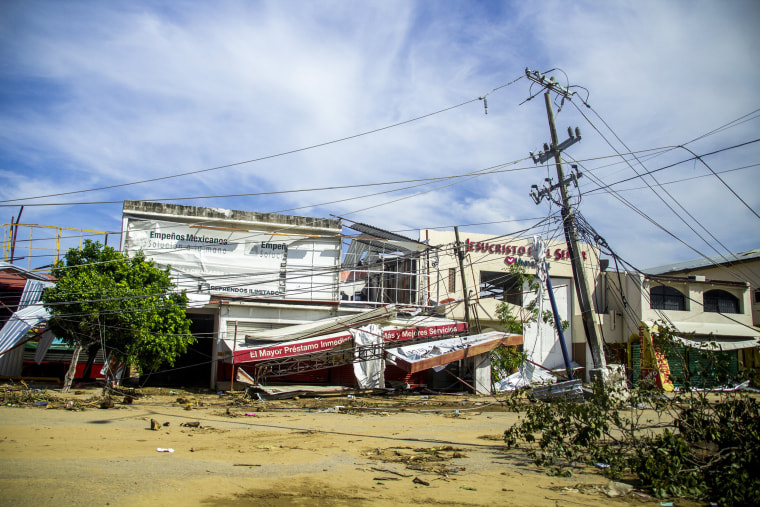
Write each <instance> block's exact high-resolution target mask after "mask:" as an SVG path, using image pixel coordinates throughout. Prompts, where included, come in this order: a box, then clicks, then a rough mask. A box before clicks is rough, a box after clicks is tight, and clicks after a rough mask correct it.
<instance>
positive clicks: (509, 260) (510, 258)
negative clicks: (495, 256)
mask: <svg viewBox="0 0 760 507" xmlns="http://www.w3.org/2000/svg"><path fill="white" fill-rule="evenodd" d="M516 260H517V259H515V258H514V257H507V258H506V259H504V262H506V263H507V264H514V263H515V261H516Z"/></svg>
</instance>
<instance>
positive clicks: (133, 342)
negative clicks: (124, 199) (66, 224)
mask: <svg viewBox="0 0 760 507" xmlns="http://www.w3.org/2000/svg"><path fill="white" fill-rule="evenodd" d="M51 273H52V275H53V276H55V277H56V278H57V282H56V285H55V287H51V288H49V289H47V290H45V292H44V293H43V295H42V300H43V302H44V303H45V306H46V308H47V309H48V310H49V311H50V312H51V314H52V318H51V319H50V321H49V323H48V326H49V327H50V328H51V329H52V330H53V332H54V333H55V334H56V336H58V337H60V338H62V339H64V340H65V341H66V342H68V343H69V344H70V345H73V344H78V345H81V346H82V347H87V346H88V345H90V344H93V343H105V346H106V348H107V349H108V350H109V351H113V352H114V354H115V355H116V356H117V358H119V359H120V360H122V361H124V362H125V363H126V364H136V365H138V366H139V367H140V368H141V369H142V370H143V371H153V370H155V369H157V368H158V367H159V366H160V365H161V364H163V363H168V364H169V365H173V364H174V361H175V360H176V359H177V357H178V356H179V355H180V354H183V353H185V352H186V351H187V346H188V345H190V344H192V343H194V342H195V341H196V340H195V338H194V337H193V336H192V335H190V320H189V319H188V318H187V316H186V314H185V307H186V305H187V296H185V294H184V293H177V292H174V291H173V290H172V289H174V285H173V284H172V283H171V279H170V277H169V270H168V269H160V268H158V267H156V266H155V265H154V263H153V261H146V260H145V256H144V255H143V254H142V252H140V253H138V254H136V255H135V256H134V257H132V258H130V257H127V256H125V255H124V254H122V253H121V252H119V251H117V250H114V249H113V248H111V247H108V246H105V247H104V246H102V245H101V244H100V243H98V242H92V241H85V243H84V246H82V248H81V249H79V248H72V249H71V250H69V251H68V252H67V253H66V255H65V257H64V260H63V261H59V262H57V263H56V264H55V266H54V267H53V269H52V271H51Z"/></svg>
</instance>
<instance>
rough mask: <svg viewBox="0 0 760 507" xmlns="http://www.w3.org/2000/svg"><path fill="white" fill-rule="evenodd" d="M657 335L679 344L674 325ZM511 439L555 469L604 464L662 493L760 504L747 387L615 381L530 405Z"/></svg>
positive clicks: (754, 412)
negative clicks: (671, 387) (671, 388)
mask: <svg viewBox="0 0 760 507" xmlns="http://www.w3.org/2000/svg"><path fill="white" fill-rule="evenodd" d="M657 334H658V336H656V337H655V336H653V338H655V342H656V343H657V342H658V340H659V343H658V344H660V345H663V346H670V345H672V343H671V342H672V330H669V329H667V328H665V327H662V328H661V331H660V332H659V333H657ZM696 373H697V374H702V373H706V372H701V371H698V372H696ZM504 440H505V442H506V443H507V445H508V446H509V447H517V446H519V445H524V446H526V447H527V450H528V453H529V454H530V456H531V457H532V458H533V459H534V461H535V463H536V464H537V465H539V466H547V467H549V469H550V473H551V474H554V475H556V474H557V473H558V471H561V470H564V469H572V467H573V466H576V465H579V464H584V465H592V466H593V465H595V464H599V463H601V464H603V465H606V467H605V468H603V470H604V473H605V474H606V475H608V476H609V477H613V478H620V477H631V476H633V477H636V478H638V480H639V481H640V482H641V484H642V485H644V486H647V487H649V488H651V490H652V491H653V493H654V494H655V495H656V496H658V497H669V496H676V497H689V498H694V499H710V500H712V501H715V502H718V503H719V504H720V505H757V504H758V503H760V453H758V452H757V449H758V448H760V403H758V402H757V400H756V399H755V398H753V397H751V396H750V395H748V394H744V393H740V392H727V391H726V392H717V393H716V392H713V393H708V392H706V391H694V390H690V389H684V390H682V391H679V392H675V393H668V394H667V395H666V394H665V393H663V392H662V391H659V390H656V389H652V388H651V386H647V385H644V384H642V385H640V386H639V388H637V389H632V390H627V391H624V392H623V391H622V390H618V389H615V388H610V387H609V386H608V387H607V388H606V390H604V391H603V390H601V389H595V390H594V393H593V395H592V396H591V398H590V399H589V400H587V401H586V402H585V403H573V402H569V401H563V400H560V401H557V402H552V403H541V402H539V403H535V404H532V405H530V406H528V408H527V410H525V411H524V415H523V417H522V419H521V421H520V422H519V423H518V424H516V425H514V426H513V427H511V428H509V429H507V430H506V431H505V433H504Z"/></svg>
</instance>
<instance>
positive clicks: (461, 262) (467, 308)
mask: <svg viewBox="0 0 760 507" xmlns="http://www.w3.org/2000/svg"><path fill="white" fill-rule="evenodd" d="M454 236H455V237H456V241H457V244H456V247H455V248H456V252H457V259H459V273H460V274H461V275H462V292H463V293H464V321H465V322H466V323H467V329H468V332H469V329H470V297H469V295H468V294H467V278H465V274H464V252H462V244H461V243H460V242H459V227H456V226H455V227H454Z"/></svg>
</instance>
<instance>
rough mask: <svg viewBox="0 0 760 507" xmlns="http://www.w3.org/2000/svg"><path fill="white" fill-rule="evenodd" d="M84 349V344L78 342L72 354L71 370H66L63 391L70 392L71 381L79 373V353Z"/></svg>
mask: <svg viewBox="0 0 760 507" xmlns="http://www.w3.org/2000/svg"><path fill="white" fill-rule="evenodd" d="M81 351H82V344H81V343H79V342H77V344H76V346H75V347H74V353H73V354H72V355H71V364H70V365H69V371H67V372H66V378H65V379H64V381H63V388H62V389H61V392H62V393H67V392H69V389H71V383H72V382H74V377H75V376H76V374H77V363H78V362H79V353H80V352H81Z"/></svg>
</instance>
